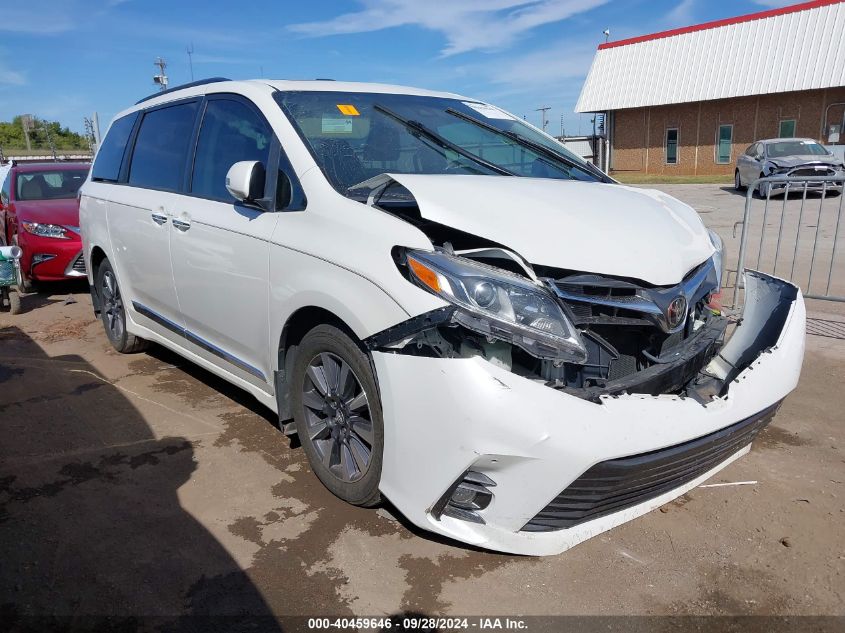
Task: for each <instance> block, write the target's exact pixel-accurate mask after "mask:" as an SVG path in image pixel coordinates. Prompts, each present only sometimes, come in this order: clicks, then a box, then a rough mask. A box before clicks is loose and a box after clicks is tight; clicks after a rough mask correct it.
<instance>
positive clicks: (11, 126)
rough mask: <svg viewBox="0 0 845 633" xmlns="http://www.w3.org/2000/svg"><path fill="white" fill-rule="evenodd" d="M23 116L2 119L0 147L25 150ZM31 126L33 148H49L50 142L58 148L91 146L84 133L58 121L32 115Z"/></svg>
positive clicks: (6, 150)
mask: <svg viewBox="0 0 845 633" xmlns="http://www.w3.org/2000/svg"><path fill="white" fill-rule="evenodd" d="M23 123H24V119H23V117H20V116H16V117H15V118H14V119H12V120H11V121H0V147H2V148H3V150H4V151H5V152H6V153H8V152H9V150H25V149H26V134H25V133H24V128H23ZM28 128H29V130H28V131H29V143H30V146H31V148H32V149H34V150H36V149H43V150H49V149H51V147H50V142H51V141H52V143H53V146H54V147H55V148H56V149H57V150H67V149H84V150H87V149H88V148H89V144H88V139H87V138H86V137H85V135H83V134H77V133H76V132H73V131H71V130H70V129H69V128H67V127H62V126H61V124H60V123H59V122H58V121H45V120H44V119H39V118H38V117H32V118H31V123H30V125H29V126H28Z"/></svg>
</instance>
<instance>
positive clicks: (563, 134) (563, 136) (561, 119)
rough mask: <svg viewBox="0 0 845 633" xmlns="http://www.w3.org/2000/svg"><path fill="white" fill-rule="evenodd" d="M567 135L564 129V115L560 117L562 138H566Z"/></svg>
mask: <svg viewBox="0 0 845 633" xmlns="http://www.w3.org/2000/svg"><path fill="white" fill-rule="evenodd" d="M565 137H566V134H565V133H564V129H563V115H562V114H561V115H560V138H565Z"/></svg>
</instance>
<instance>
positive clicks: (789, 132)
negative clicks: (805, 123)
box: [778, 119, 795, 138]
mask: <svg viewBox="0 0 845 633" xmlns="http://www.w3.org/2000/svg"><path fill="white" fill-rule="evenodd" d="M778 137H780V138H794V137H795V119H784V120H783V121H781V122H780V126H779V127H778Z"/></svg>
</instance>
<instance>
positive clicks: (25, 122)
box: [21, 114, 32, 152]
mask: <svg viewBox="0 0 845 633" xmlns="http://www.w3.org/2000/svg"><path fill="white" fill-rule="evenodd" d="M21 127H22V128H23V137H24V139H26V151H27V152H31V151H32V142H31V141H30V140H29V130H30V129H31V128H32V115H31V114H22V115H21Z"/></svg>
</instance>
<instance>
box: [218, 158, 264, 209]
mask: <svg viewBox="0 0 845 633" xmlns="http://www.w3.org/2000/svg"><path fill="white" fill-rule="evenodd" d="M265 178H266V175H265V171H264V165H262V164H261V163H260V162H259V161H257V160H242V161H240V162H237V163H235V164H234V165H232V166H231V167H230V168H229V172H228V173H227V174H226V190H227V191H228V192H229V193H230V194H232V197H233V198H234V199H235V200H239V201H241V202H244V203H247V204H255V205H259V206H261V204H260V201H261V200H262V198H264V180H265Z"/></svg>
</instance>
